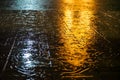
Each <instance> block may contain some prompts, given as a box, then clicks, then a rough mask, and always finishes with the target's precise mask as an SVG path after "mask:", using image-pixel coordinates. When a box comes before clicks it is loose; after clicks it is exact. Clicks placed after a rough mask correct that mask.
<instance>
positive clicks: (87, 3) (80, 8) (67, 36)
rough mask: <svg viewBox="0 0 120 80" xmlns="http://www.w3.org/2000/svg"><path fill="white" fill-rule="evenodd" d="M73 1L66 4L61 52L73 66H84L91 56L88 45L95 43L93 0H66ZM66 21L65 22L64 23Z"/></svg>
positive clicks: (61, 30)
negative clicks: (92, 24)
mask: <svg viewBox="0 0 120 80" xmlns="http://www.w3.org/2000/svg"><path fill="white" fill-rule="evenodd" d="M65 2H66V3H67V2H68V3H73V2H74V3H73V4H72V5H71V6H70V5H69V6H68V5H66V6H64V10H63V14H64V16H63V17H62V22H61V26H60V36H61V40H60V41H61V42H62V43H64V46H63V47H61V49H60V51H59V53H60V56H61V57H62V58H64V59H65V60H66V62H68V63H69V64H71V65H73V66H82V65H83V64H84V63H86V61H85V60H86V59H87V58H89V54H88V53H87V49H88V46H89V45H90V44H92V43H93V37H94V35H95V33H94V31H93V30H92V29H91V23H92V22H91V18H93V12H94V11H93V10H92V8H94V2H93V0H80V1H78V2H77V1H76V2H75V1H73V0H69V1H68V0H65ZM63 23H64V24H63Z"/></svg>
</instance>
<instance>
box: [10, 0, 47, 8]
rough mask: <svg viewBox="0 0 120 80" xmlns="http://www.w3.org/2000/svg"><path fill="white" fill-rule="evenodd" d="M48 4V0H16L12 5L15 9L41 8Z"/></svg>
mask: <svg viewBox="0 0 120 80" xmlns="http://www.w3.org/2000/svg"><path fill="white" fill-rule="evenodd" d="M47 4H49V1H47V0H15V1H13V4H12V5H10V6H11V8H12V9H15V10H18V9H19V10H41V9H44V5H47Z"/></svg>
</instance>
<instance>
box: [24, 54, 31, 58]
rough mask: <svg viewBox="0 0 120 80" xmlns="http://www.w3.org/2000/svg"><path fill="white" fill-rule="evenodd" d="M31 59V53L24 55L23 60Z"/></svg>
mask: <svg viewBox="0 0 120 80" xmlns="http://www.w3.org/2000/svg"><path fill="white" fill-rule="evenodd" d="M30 57H31V54H30V53H26V54H24V55H23V58H30Z"/></svg>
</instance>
